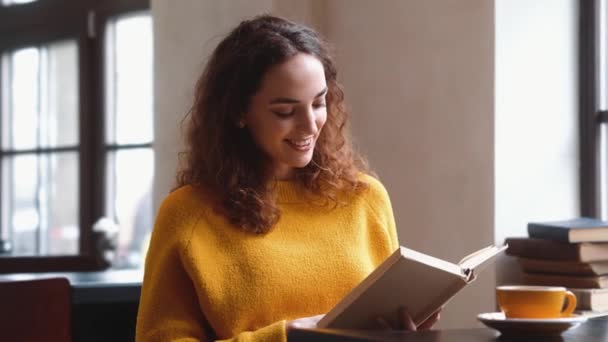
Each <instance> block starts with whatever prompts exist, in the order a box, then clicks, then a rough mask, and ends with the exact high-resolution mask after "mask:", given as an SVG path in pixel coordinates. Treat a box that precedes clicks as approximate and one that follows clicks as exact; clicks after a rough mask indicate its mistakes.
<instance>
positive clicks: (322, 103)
mask: <svg viewBox="0 0 608 342" xmlns="http://www.w3.org/2000/svg"><path fill="white" fill-rule="evenodd" d="M312 106H313V107H314V108H315V109H319V108H323V107H325V106H327V104H326V103H325V102H320V103H315V104H313V105H312Z"/></svg>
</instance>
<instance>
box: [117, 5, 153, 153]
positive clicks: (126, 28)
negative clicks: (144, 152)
mask: <svg viewBox="0 0 608 342" xmlns="http://www.w3.org/2000/svg"><path fill="white" fill-rule="evenodd" d="M106 32H107V37H106V38H107V42H108V46H107V54H106V65H107V70H108V74H107V76H106V81H107V83H106V94H107V95H108V97H107V99H106V101H107V106H106V108H107V109H108V112H107V124H106V125H107V126H106V127H107V129H106V132H107V136H106V141H107V142H108V143H110V144H113V143H115V144H138V143H149V142H151V141H152V140H153V117H152V20H151V18H150V15H149V14H139V15H133V16H126V17H120V18H116V19H115V20H113V21H111V22H110V23H109V24H108V27H107V30H106Z"/></svg>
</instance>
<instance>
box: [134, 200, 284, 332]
mask: <svg viewBox="0 0 608 342" xmlns="http://www.w3.org/2000/svg"><path fill="white" fill-rule="evenodd" d="M185 207H187V206H186V205H185V204H184V203H183V202H182V201H180V199H179V196H176V195H173V194H172V195H170V196H169V197H168V198H167V199H166V200H165V201H164V202H163V204H162V205H161V207H160V209H159V212H158V215H157V218H156V222H155V225H154V230H153V232H152V237H151V240H150V247H149V249H148V254H147V256H146V265H145V272H144V281H143V285H142V291H141V297H140V303H139V309H138V314H137V326H136V338H135V339H136V342H144V341H146V342H147V341H159V342H160V341H163V342H165V341H166V342H168V341H180V342H186V341H187V342H203V341H213V340H214V333H213V329H212V327H211V326H210V325H209V323H208V322H207V319H206V318H205V316H204V314H203V312H202V310H201V307H200V306H199V298H198V295H197V292H196V289H195V287H194V285H193V282H192V280H191V279H190V276H189V275H188V272H187V271H186V269H185V267H184V264H183V262H182V254H181V253H182V252H183V251H184V250H185V249H186V248H187V244H188V237H189V235H190V233H189V231H191V230H192V228H193V225H194V224H195V223H196V220H197V219H196V218H195V217H190V216H189V215H188V213H187V212H185V211H184V208H185ZM285 327H286V323H285V321H278V322H275V323H273V324H270V325H268V326H266V327H262V328H260V329H258V330H255V331H246V332H241V333H239V334H238V335H236V336H234V337H232V338H230V339H228V340H223V341H234V342H240V341H243V342H257V341H269V342H275V341H276V342H286V341H287V337H286V329H285Z"/></svg>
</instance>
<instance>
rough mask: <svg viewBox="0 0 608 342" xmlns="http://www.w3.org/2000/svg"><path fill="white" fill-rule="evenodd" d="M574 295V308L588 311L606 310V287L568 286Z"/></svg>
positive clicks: (607, 301) (607, 295)
mask: <svg viewBox="0 0 608 342" xmlns="http://www.w3.org/2000/svg"><path fill="white" fill-rule="evenodd" d="M568 290H570V291H572V292H573V293H574V295H575V296H576V309H577V310H589V311H596V312H597V311H606V310H608V289H577V288H569V289H568Z"/></svg>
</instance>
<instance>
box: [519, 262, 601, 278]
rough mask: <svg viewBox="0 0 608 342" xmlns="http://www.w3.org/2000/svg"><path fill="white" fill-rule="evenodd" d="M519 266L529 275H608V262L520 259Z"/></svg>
mask: <svg viewBox="0 0 608 342" xmlns="http://www.w3.org/2000/svg"><path fill="white" fill-rule="evenodd" d="M518 261H519V265H520V266H521V268H522V269H523V270H524V272H528V273H551V274H564V275H572V276H598V275H606V274H608V261H597V262H577V261H555V260H542V259H529V258H518Z"/></svg>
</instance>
